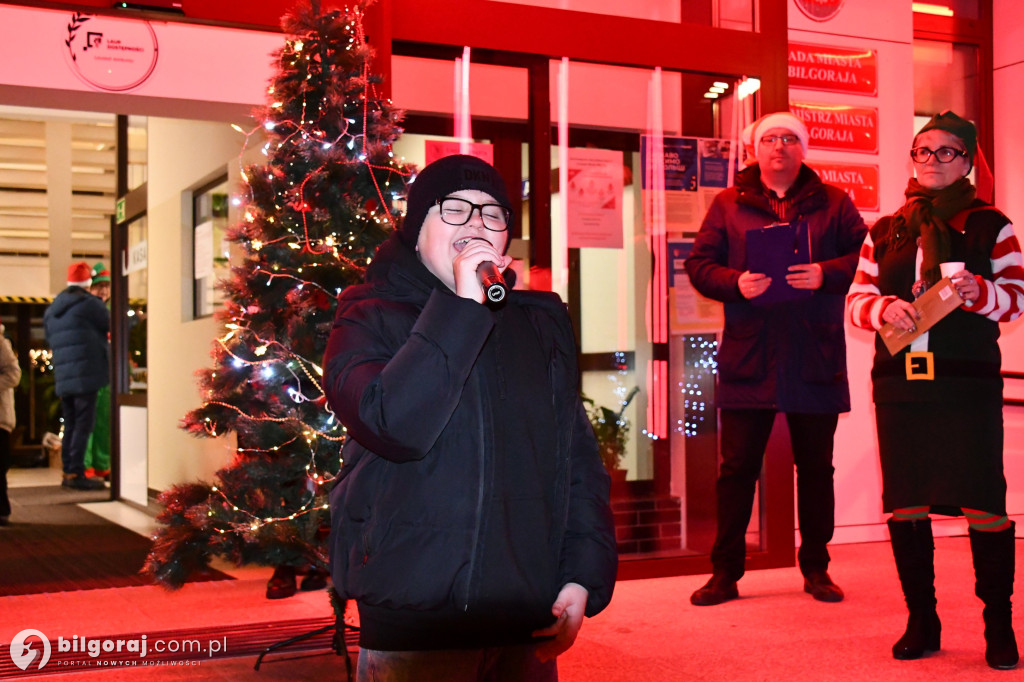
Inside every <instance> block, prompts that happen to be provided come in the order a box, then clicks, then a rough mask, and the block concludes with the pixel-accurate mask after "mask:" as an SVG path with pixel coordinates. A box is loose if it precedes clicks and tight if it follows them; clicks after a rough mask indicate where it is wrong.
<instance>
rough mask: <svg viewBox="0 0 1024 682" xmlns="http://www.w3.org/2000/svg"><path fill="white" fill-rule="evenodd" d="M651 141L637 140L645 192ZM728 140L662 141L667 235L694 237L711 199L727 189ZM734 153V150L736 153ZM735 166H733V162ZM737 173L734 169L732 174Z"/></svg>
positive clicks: (680, 138)
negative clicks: (682, 234) (684, 234)
mask: <svg viewBox="0 0 1024 682" xmlns="http://www.w3.org/2000/svg"><path fill="white" fill-rule="evenodd" d="M650 145H651V138H650V137H649V136H647V135H644V136H642V137H641V140H640V161H641V164H642V168H643V169H644V172H643V184H642V186H643V188H644V190H647V189H648V186H647V185H648V182H649V179H648V172H647V169H648V158H649V155H650ZM731 146H732V141H731V140H726V139H720V138H706V137H666V138H664V157H665V222H666V226H665V227H666V229H667V230H668V231H669V232H677V233H694V232H696V231H697V230H698V229H700V224H701V222H702V221H703V220H704V214H705V213H707V210H708V207H709V206H710V205H711V202H712V200H714V198H715V195H717V194H718V193H719V192H721V191H722V190H723V189H725V188H726V187H727V186H728V185H729V151H730V147H731ZM737 151H738V150H737ZM734 163H735V162H734ZM738 170H739V168H738V166H735V167H734V173H735V172H737V171H738Z"/></svg>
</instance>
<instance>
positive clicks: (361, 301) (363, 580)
mask: <svg viewBox="0 0 1024 682" xmlns="http://www.w3.org/2000/svg"><path fill="white" fill-rule="evenodd" d="M506 306H515V307H518V309H519V310H521V311H522V313H523V314H524V315H525V319H528V320H529V326H530V327H532V330H533V332H534V333H535V334H536V338H537V339H538V340H539V342H540V348H541V349H542V352H544V353H545V354H546V355H545V357H547V358H548V361H547V367H546V368H541V370H540V374H539V375H540V376H545V377H547V381H548V382H549V385H548V386H544V387H539V388H540V389H542V392H541V393H539V395H538V396H537V398H539V399H542V400H544V401H545V402H546V401H547V400H552V401H553V402H552V403H551V408H553V418H554V423H555V424H557V425H558V428H557V429H555V433H553V434H551V435H550V436H549V438H548V440H549V441H550V442H551V443H553V452H551V453H550V457H551V458H553V460H554V461H553V462H552V463H551V464H550V466H549V467H547V468H549V469H550V470H551V471H554V472H556V473H555V475H554V476H553V477H549V478H551V479H552V480H549V481H545V482H544V487H546V489H544V490H522V491H518V492H519V494H515V493H516V492H517V491H511V492H512V493H513V494H509V493H510V491H508V490H502V485H503V481H502V480H494V477H493V476H491V475H490V473H491V472H493V471H494V458H495V456H496V452H497V451H500V450H501V448H502V447H503V443H496V442H495V439H494V437H493V436H494V415H493V412H492V411H493V409H495V402H496V398H495V396H496V394H497V392H498V391H500V390H501V386H496V385H494V383H495V382H494V380H493V378H494V376H495V374H494V372H493V371H485V369H484V368H481V367H480V366H479V365H480V363H481V362H483V361H482V360H481V358H483V357H485V356H486V353H485V352H484V347H485V344H487V342H488V339H489V337H490V336H491V334H492V329H493V328H494V325H495V313H493V312H491V311H490V310H489V309H488V308H487V307H485V306H482V305H479V304H477V303H476V302H473V301H469V300H466V299H462V298H459V297H457V296H455V295H454V294H452V293H451V292H450V291H449V290H448V289H447V288H445V287H444V285H442V284H441V283H440V282H439V281H438V280H436V278H434V277H433V275H431V274H430V273H429V272H428V271H427V270H426V268H425V267H423V265H422V264H421V263H420V262H419V261H418V259H417V258H416V256H415V254H414V253H413V252H412V251H411V250H409V249H407V248H406V247H404V246H402V245H401V244H400V243H399V242H398V241H397V240H395V239H392V240H390V241H389V242H387V243H386V244H385V246H384V247H383V248H382V249H381V250H380V251H379V252H378V254H377V257H376V259H375V261H374V263H373V265H372V266H371V268H370V270H369V272H368V273H367V283H366V284H364V285H360V286H354V287H349V288H348V289H346V290H345V291H344V292H343V293H342V295H341V297H340V299H339V305H338V313H337V317H336V320H335V325H334V330H333V332H332V334H331V338H330V341H329V343H328V347H327V353H326V357H325V359H324V368H325V375H324V386H325V390H326V392H327V398H328V401H329V402H330V404H331V406H332V407H333V409H334V410H335V412H336V413H337V415H338V417H339V418H340V420H341V422H342V423H343V424H344V425H345V426H346V428H347V429H348V435H349V437H350V438H349V440H348V442H347V443H346V445H345V449H344V452H343V455H344V466H343V468H342V471H341V480H340V481H339V482H338V484H337V485H336V487H335V489H334V490H333V491H332V494H331V526H332V538H331V566H332V575H333V579H334V585H335V588H336V589H337V590H338V591H339V593H340V594H341V595H342V596H343V597H345V598H352V599H355V600H356V601H357V602H358V604H359V607H360V615H361V617H362V619H363V621H364V636H365V635H366V629H365V625H366V623H367V621H368V620H372V621H377V623H376V624H377V625H382V624H383V621H387V622H388V625H390V626H391V627H389V628H388V630H389V631H392V630H393V631H404V632H405V633H407V634H408V637H407V638H406V639H401V637H400V638H399V640H400V641H398V642H395V641H389V642H387V646H390V647H392V648H405V649H415V648H441V647H443V646H445V644H444V642H445V640H444V636H443V633H441V634H438V633H437V632H436V630H444V629H445V628H447V627H449V626H452V625H453V623H455V621H458V620H459V619H462V623H463V624H465V623H472V624H473V628H474V630H473V631H474V632H476V633H481V632H483V633H486V632H489V631H490V632H498V631H500V630H501V627H502V623H503V622H508V614H507V613H500V612H499V610H498V609H493V608H488V607H487V606H486V605H484V604H483V603H482V602H481V599H480V595H482V594H488V593H493V592H495V591H497V592H501V593H503V594H506V595H507V594H514V595H523V598H522V601H528V600H529V599H530V597H528V596H527V595H532V596H533V598H535V600H536V603H520V601H518V600H517V602H516V603H515V604H509V605H508V606H509V607H510V608H509V609H505V610H506V611H508V610H515V611H521V612H522V613H529V614H532V615H531V616H530V618H531V619H532V622H529V623H526V622H517V623H516V624H515V626H514V627H515V628H516V629H517V631H518V632H520V633H522V632H526V633H528V632H529V631H530V629H534V628H540V627H544V626H546V625H548V624H550V622H551V621H552V617H551V613H550V611H551V606H552V604H553V603H554V600H555V597H556V596H557V594H558V591H559V590H560V589H561V587H562V586H564V585H565V584H566V583H569V582H575V583H578V584H580V585H582V586H584V587H585V588H586V589H587V590H588V591H589V597H588V601H587V610H586V612H587V615H591V616H592V615H594V614H596V613H598V612H599V611H601V610H602V609H603V608H604V607H605V606H606V605H607V604H608V602H609V600H610V599H611V594H612V589H613V585H614V580H615V572H616V566H617V555H616V549H615V538H614V531H613V528H612V522H611V513H610V510H609V506H608V492H609V480H608V475H607V473H606V472H605V470H604V467H603V466H602V464H601V461H600V458H599V457H598V454H597V446H596V443H595V440H594V435H593V430H592V429H591V427H590V423H589V421H588V420H587V417H586V414H585V412H584V410H583V407H582V404H581V401H580V399H579V393H578V390H577V386H578V384H577V373H578V369H577V364H576V347H575V340H574V337H573V333H572V329H571V326H570V323H569V318H568V315H567V313H566V310H565V306H564V305H563V304H562V303H561V301H560V300H559V299H558V297H557V296H556V295H554V294H548V293H539V292H521V291H513V292H511V293H510V295H509V297H508V299H507V301H506ZM517 312H518V311H517ZM492 357H493V356H492ZM498 357H500V358H503V359H502V362H504V363H505V368H504V370H501V371H506V372H514V371H517V370H516V362H517V359H518V358H517V355H516V353H515V349H504V350H502V351H501V354H500V355H499V356H498ZM551 408H548V409H551ZM504 409H505V410H506V412H505V414H506V415H508V412H507V410H509V409H512V410H515V409H516V407H515V406H514V405H513V406H511V407H508V406H506V407H505V408H504ZM523 410H524V413H525V412H528V411H529V410H527V409H525V408H523ZM508 416H509V419H511V422H510V421H509V419H506V421H505V423H506V424H507V423H515V419H516V418H517V417H518V416H519V415H517V414H513V415H508ZM524 416H525V414H524ZM506 454H508V453H506ZM513 454H514V453H513ZM542 454H543V453H542ZM499 494H500V495H501V501H500V502H499V503H498V504H499V506H500V505H501V504H504V505H520V506H521V510H519V511H518V512H517V510H515V509H512V510H506V512H507V514H508V515H509V516H510V517H511V516H514V515H516V514H517V513H518V514H520V515H521V516H524V517H529V518H532V517H533V516H535V515H536V507H535V505H536V504H537V500H538V499H544V500H549V501H550V503H551V506H550V508H551V509H552V510H553V514H551V516H552V518H548V519H544V522H545V523H546V524H547V526H546V527H540V528H537V527H524V528H513V529H512V533H513V534H514V535H515V536H514V537H506V538H502V537H501V536H500V535H499V536H497V537H496V536H495V535H494V534H493V533H488V529H487V528H486V527H485V526H486V524H487V522H488V515H487V514H484V513H482V510H488V509H493V508H494V506H495V503H496V498H495V496H496V495H499ZM482 538H489V541H490V542H492V543H493V542H495V541H496V540H498V541H503V542H506V543H507V545H508V546H507V548H503V549H501V550H499V552H498V553H499V554H500V555H502V556H509V555H510V556H515V557H516V559H517V560H516V562H515V563H514V564H513V565H507V566H506V567H504V569H503V570H502V571H501V572H500V580H501V583H502V584H501V585H482V584H480V579H481V573H483V571H482V570H481V567H480V562H481V555H482V553H483V549H482V547H481V544H482ZM487 551H488V552H494V548H493V547H490V548H488V550H487ZM494 555H495V554H493V553H492V554H490V556H494ZM544 567H549V568H548V569H547V570H545V569H544ZM544 573H548V574H546V575H545V574H544ZM494 578H495V573H494V572H492V573H491V579H494ZM476 609H479V610H480V611H481V612H479V613H474V610H476ZM467 618H468V619H469V620H465V619H467ZM456 627H458V626H456ZM427 629H431V630H434V631H435V632H432V633H428V632H424V630H427ZM481 637H483V638H484V641H480V642H479V644H480V645H481V646H487V645H488V644H498V643H501V642H500V641H495V640H493V639H492V640H491V641H490V642H488V641H486V640H487V636H486V635H481ZM417 638H420V639H421V640H422V641H416V640H417ZM499 639H500V637H499ZM428 640H429V641H428ZM432 642H436V643H437V647H434V646H432ZM461 644H462V645H466V640H465V639H463V640H461ZM364 645H366V644H365V643H364ZM378 646H380V645H378ZM370 648H374V647H373V646H370Z"/></svg>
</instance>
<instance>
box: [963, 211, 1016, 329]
mask: <svg viewBox="0 0 1024 682" xmlns="http://www.w3.org/2000/svg"><path fill="white" fill-rule="evenodd" d="M991 260H992V281H989V280H987V279H983V278H982V277H981V276H980V275H975V278H976V279H977V280H978V284H979V285H980V286H981V294H980V295H979V296H978V300H977V301H974V302H973V303H972V304H971V306H970V307H969V308H968V309H969V310H972V311H974V312H976V313H978V314H979V315H984V316H985V317H987V318H988V319H990V320H994V321H995V322H1010V321H1011V320H1015V319H1017V318H1018V317H1020V314H1021V313H1022V312H1024V260H1022V257H1021V250H1020V242H1018V241H1017V237H1016V236H1015V235H1014V234H1013V225H1012V224H1010V223H1007V224H1006V225H1004V226H1003V229H1001V230H999V236H998V237H996V243H995V245H994V246H993V247H992V256H991Z"/></svg>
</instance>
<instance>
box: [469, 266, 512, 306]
mask: <svg viewBox="0 0 1024 682" xmlns="http://www.w3.org/2000/svg"><path fill="white" fill-rule="evenodd" d="M476 276H477V277H479V278H480V286H482V287H483V288H484V291H485V292H486V293H487V300H488V301H490V302H491V303H500V302H501V301H503V300H505V296H506V295H507V294H508V285H507V284H505V278H504V277H502V276H501V273H500V272H498V267H497V266H496V265H495V264H494V263H492V262H491V261H484V262H483V263H481V264H480V265H479V266H477V269H476Z"/></svg>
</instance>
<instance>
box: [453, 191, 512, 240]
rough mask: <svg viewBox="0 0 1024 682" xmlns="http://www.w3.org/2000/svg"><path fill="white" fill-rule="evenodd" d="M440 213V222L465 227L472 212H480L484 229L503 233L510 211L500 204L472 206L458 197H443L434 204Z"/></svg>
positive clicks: (506, 226)
mask: <svg viewBox="0 0 1024 682" xmlns="http://www.w3.org/2000/svg"><path fill="white" fill-rule="evenodd" d="M435 203H436V204H437V206H438V208H439V209H440V211H441V220H443V221H444V222H446V223H448V224H449V225H465V224H466V223H468V222H469V221H470V219H471V218H472V217H473V211H480V218H481V219H482V220H483V223H484V227H485V228H487V229H488V230H490V231H491V232H504V231H505V230H507V229H508V221H509V219H511V217H512V211H510V210H509V209H507V208H505V207H504V206H502V205H501V204H474V203H473V202H472V201H466V200H465V199H459V198H458V197H444V198H441V199H438V200H437V201H436V202H435Z"/></svg>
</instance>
